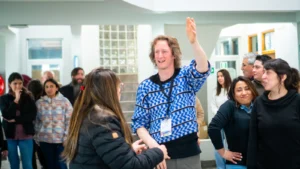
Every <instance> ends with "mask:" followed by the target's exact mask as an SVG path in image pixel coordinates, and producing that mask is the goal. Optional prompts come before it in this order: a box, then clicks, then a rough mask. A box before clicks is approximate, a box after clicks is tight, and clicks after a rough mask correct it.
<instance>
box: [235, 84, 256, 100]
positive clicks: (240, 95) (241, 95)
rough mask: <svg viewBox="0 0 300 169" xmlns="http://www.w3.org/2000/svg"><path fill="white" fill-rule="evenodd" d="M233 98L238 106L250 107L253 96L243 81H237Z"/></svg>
mask: <svg viewBox="0 0 300 169" xmlns="http://www.w3.org/2000/svg"><path fill="white" fill-rule="evenodd" d="M234 98H235V100H236V101H237V102H238V103H239V104H240V105H245V106H250V104H251V101H252V99H253V94H252V92H251V90H250V88H249V86H248V85H247V84H246V83H245V82H244V81H238V82H237V83H236V85H235V88H234Z"/></svg>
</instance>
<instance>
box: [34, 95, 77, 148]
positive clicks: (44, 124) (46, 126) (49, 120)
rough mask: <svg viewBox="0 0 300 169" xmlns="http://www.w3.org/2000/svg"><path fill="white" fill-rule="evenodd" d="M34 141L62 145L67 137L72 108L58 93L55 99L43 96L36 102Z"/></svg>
mask: <svg viewBox="0 0 300 169" xmlns="http://www.w3.org/2000/svg"><path fill="white" fill-rule="evenodd" d="M36 106H37V109H38V112H37V117H36V121H35V131H36V134H35V140H36V141H37V142H46V143H63V142H64V140H65V139H66V137H67V133H68V127H69V123H70V118H71V115H72V112H73V107H72V105H71V103H70V101H69V100H68V99H67V98H65V97H64V96H63V95H62V94H60V93H58V94H57V95H56V97H55V98H52V99H51V98H49V97H48V96H44V97H42V98H41V99H39V100H38V101H37V102H36Z"/></svg>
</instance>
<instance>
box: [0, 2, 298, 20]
mask: <svg viewBox="0 0 300 169" xmlns="http://www.w3.org/2000/svg"><path fill="white" fill-rule="evenodd" d="M231 1H232V0H231ZM276 1H279V0H276ZM293 1H298V0H293ZM200 2H201V1H199V2H197V3H195V4H193V5H190V4H188V3H186V2H185V1H182V2H176V3H174V2H172V4H178V5H179V4H181V3H186V5H189V8H191V9H192V8H193V7H195V6H197V5H196V4H198V3H200ZM206 2H212V1H206ZM160 3H162V4H164V3H165V2H160ZM224 3H227V1H224V2H222V3H221V4H224ZM235 3H238V2H237V1H236V2H235ZM243 3H252V1H251V2H246V1H243ZM270 4H272V3H270ZM270 4H268V5H267V6H266V7H268V8H269V9H272V10H274V9H276V8H270ZM168 5H169V4H168ZM168 5H162V6H161V7H164V8H167V7H168ZM213 5H214V6H215V5H219V4H217V3H213ZM252 5H255V7H260V6H262V5H256V3H252ZM284 5H286V3H284V4H281V5H278V6H284ZM182 6H183V5H182ZM199 6H200V7H202V6H203V5H199ZM245 7H246V6H245ZM206 9H210V8H206ZM222 9H223V8H222ZM241 9H242V8H241ZM289 10H290V9H289ZM287 11H288V10H287ZM295 15H296V14H295V12H270V11H268V12H257V11H255V12H246V13H245V12H243V11H241V12H169V13H168V12H167V13H157V12H153V11H150V10H146V9H143V8H139V7H136V6H133V5H130V4H128V3H126V2H123V1H117V0H111V1H104V2H102V3H97V2H88V3H87V2H77V3H70V2H0V25H9V24H16V23H22V24H29V25H73V24H77V25H99V24H134V25H138V24H155V23H157V22H162V23H163V24H184V23H185V18H186V17H187V16H191V17H194V18H195V20H196V21H197V23H198V24H200V23H202V24H223V23H230V24H237V23H257V22H295V21H296V16H295Z"/></svg>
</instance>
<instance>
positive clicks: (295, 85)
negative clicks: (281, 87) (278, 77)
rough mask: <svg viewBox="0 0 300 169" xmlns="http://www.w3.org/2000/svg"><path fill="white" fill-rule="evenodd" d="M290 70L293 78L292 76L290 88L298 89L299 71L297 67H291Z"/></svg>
mask: <svg viewBox="0 0 300 169" xmlns="http://www.w3.org/2000/svg"><path fill="white" fill-rule="evenodd" d="M290 71H291V78H290V80H291V82H290V84H291V86H290V88H291V89H295V90H298V88H299V82H300V77H299V71H298V70H297V69H295V68H291V70H290Z"/></svg>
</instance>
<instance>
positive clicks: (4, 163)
mask: <svg viewBox="0 0 300 169" xmlns="http://www.w3.org/2000/svg"><path fill="white" fill-rule="evenodd" d="M37 164H39V163H38V162H37ZM1 169H10V165H9V162H8V160H5V161H2V167H1ZM21 169H22V167H21ZM38 169H41V167H40V166H38ZM202 169H216V168H211V167H210V168H202Z"/></svg>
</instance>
